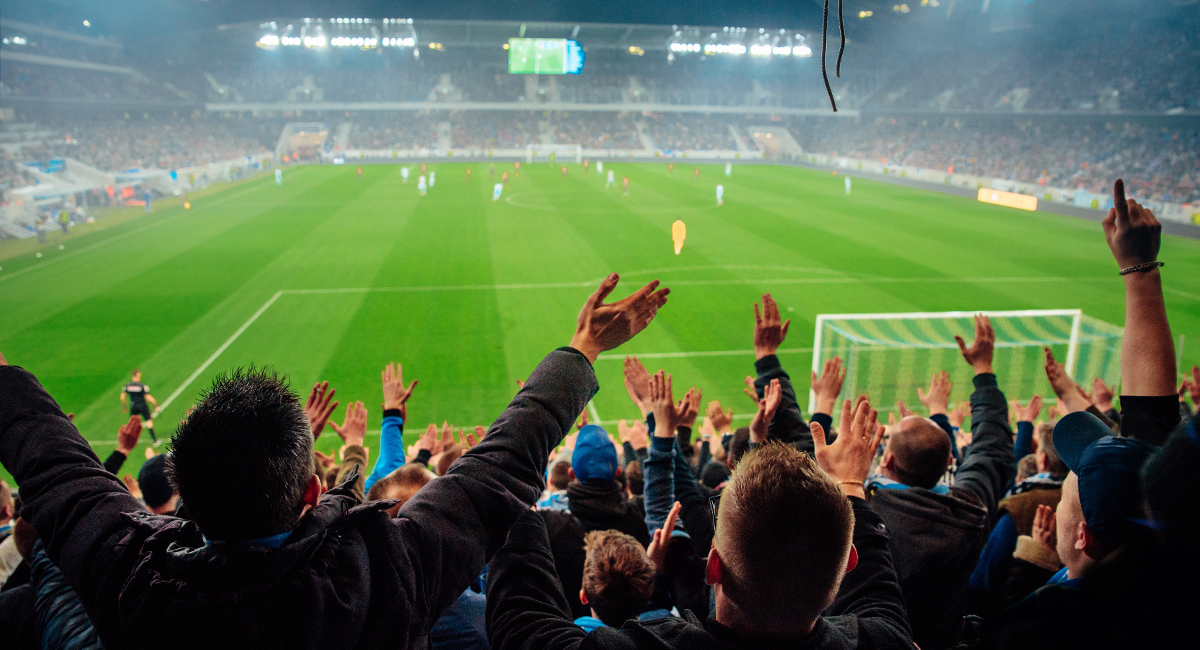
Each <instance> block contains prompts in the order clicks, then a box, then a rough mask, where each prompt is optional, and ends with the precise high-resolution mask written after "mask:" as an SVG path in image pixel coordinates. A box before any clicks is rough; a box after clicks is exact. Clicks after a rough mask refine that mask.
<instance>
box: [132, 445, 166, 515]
mask: <svg viewBox="0 0 1200 650" xmlns="http://www.w3.org/2000/svg"><path fill="white" fill-rule="evenodd" d="M137 482H138V489H140V490H141V491H142V500H143V501H145V502H146V506H148V507H150V508H157V507H159V506H161V505H163V504H164V503H166V502H168V501H170V500H171V497H172V496H174V495H175V488H174V487H173V486H172V485H171V481H170V479H168V478H167V455H166V454H159V455H157V456H155V457H154V458H151V459H150V460H148V461H146V462H145V464H143V465H142V469H141V471H140V472H138V477H137Z"/></svg>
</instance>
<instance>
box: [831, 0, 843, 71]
mask: <svg viewBox="0 0 1200 650" xmlns="http://www.w3.org/2000/svg"><path fill="white" fill-rule="evenodd" d="M838 34H840V35H841V37H842V46H841V47H839V48H838V59H837V67H835V68H834V72H835V74H837V77H838V79H841V78H842V52H845V51H846V19H845V17H844V16H843V15H842V0H838Z"/></svg>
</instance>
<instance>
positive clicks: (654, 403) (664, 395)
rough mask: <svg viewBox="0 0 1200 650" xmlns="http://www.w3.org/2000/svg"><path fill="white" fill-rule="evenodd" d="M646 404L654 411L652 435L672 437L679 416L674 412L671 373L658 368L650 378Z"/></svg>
mask: <svg viewBox="0 0 1200 650" xmlns="http://www.w3.org/2000/svg"><path fill="white" fill-rule="evenodd" d="M646 406H648V407H649V408H650V411H651V412H652V413H654V437H655V438H673V437H675V428H676V426H678V422H679V417H678V416H677V415H676V414H675V394H674V390H673V389H672V387H671V375H668V374H666V372H665V371H663V370H659V371H658V372H656V373H654V376H652V377H651V378H650V401H649V402H647V404H646Z"/></svg>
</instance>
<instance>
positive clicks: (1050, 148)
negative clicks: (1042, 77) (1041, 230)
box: [792, 118, 1200, 203]
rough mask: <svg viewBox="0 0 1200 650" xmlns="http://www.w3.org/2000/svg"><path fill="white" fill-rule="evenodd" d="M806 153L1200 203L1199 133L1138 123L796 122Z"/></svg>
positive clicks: (1169, 201)
mask: <svg viewBox="0 0 1200 650" xmlns="http://www.w3.org/2000/svg"><path fill="white" fill-rule="evenodd" d="M792 131H793V135H795V137H796V139H797V141H799V142H800V143H801V146H803V147H804V149H805V150H806V151H811V152H815V153H826V154H835V155H839V156H848V157H851V158H860V159H865V160H880V161H886V162H888V163H894V164H897V165H909V166H914V167H919V168H927V169H941V170H947V171H949V170H951V169H952V170H953V171H954V172H955V173H960V174H974V175H977V176H984V177H988V178H1000V179H1007V180H1015V181H1022V182H1027V183H1039V184H1044V185H1047V186H1049V187H1060V188H1064V189H1069V190H1077V189H1084V190H1087V191H1089V192H1092V193H1095V194H1100V193H1103V192H1104V191H1105V187H1104V186H1105V183H1106V182H1108V181H1107V179H1111V178H1125V179H1127V187H1128V188H1129V190H1130V192H1131V195H1133V196H1137V197H1138V198H1142V199H1146V200H1155V201H1163V202H1167V203H1189V202H1194V201H1197V200H1200V131H1196V130H1179V129H1165V128H1162V127H1149V126H1139V125H1136V124H1131V123H1125V124H1110V125H1107V126H1068V125H1055V124H1045V125H1042V126H1038V125H1035V124H1032V123H1029V122H1023V123H1021V122H1018V123H1013V122H1008V123H989V124H978V123H976V124H971V125H964V124H961V123H959V122H956V121H954V120H946V121H945V122H942V123H940V124H935V123H933V122H918V121H916V120H912V119H909V120H900V121H897V120H895V119H883V118H880V119H876V120H873V121H869V122H865V123H863V122H857V121H845V122H834V123H830V121H824V122H822V123H821V124H820V125H814V124H806V123H803V122H800V123H794V124H793V125H792Z"/></svg>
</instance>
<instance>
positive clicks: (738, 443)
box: [728, 427, 750, 469]
mask: <svg viewBox="0 0 1200 650" xmlns="http://www.w3.org/2000/svg"><path fill="white" fill-rule="evenodd" d="M747 451H750V427H742V428H740V429H738V430H737V431H734V432H733V435H732V436H730V438H729V459H728V462H729V469H733V468H735V467H737V464H738V461H740V460H741V459H742V456H744V455H745V454H746V452H747Z"/></svg>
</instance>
